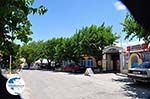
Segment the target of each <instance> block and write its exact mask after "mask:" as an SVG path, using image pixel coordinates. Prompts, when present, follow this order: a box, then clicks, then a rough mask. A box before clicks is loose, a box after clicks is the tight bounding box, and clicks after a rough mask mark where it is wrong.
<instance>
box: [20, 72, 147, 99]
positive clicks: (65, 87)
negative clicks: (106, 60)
mask: <svg viewBox="0 0 150 99" xmlns="http://www.w3.org/2000/svg"><path fill="white" fill-rule="evenodd" d="M21 75H22V77H23V78H24V80H25V82H26V90H25V92H24V96H25V99H150V85H148V84H147V85H142V84H140V85H139V84H134V83H132V82H130V81H129V80H128V79H127V78H126V77H122V76H118V75H116V74H112V73H110V74H96V75H93V76H91V77H88V76H84V75H82V74H78V75H74V74H68V73H61V72H50V71H38V70H24V71H23V72H22V73H21Z"/></svg>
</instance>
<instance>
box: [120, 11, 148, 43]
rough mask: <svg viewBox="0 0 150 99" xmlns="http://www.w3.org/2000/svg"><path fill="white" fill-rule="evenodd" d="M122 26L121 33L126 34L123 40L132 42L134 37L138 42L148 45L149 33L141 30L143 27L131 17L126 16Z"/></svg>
mask: <svg viewBox="0 0 150 99" xmlns="http://www.w3.org/2000/svg"><path fill="white" fill-rule="evenodd" d="M122 25H123V30H122V31H123V32H126V37H125V39H129V40H132V39H133V38H135V37H136V38H138V39H139V40H144V41H145V42H146V43H150V35H149V33H148V32H147V31H146V30H145V29H143V27H142V26H141V25H140V24H139V23H138V22H137V21H136V20H135V19H134V18H133V16H132V15H130V14H127V15H126V17H125V19H124V22H123V23H122Z"/></svg>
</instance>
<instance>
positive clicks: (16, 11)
mask: <svg viewBox="0 0 150 99" xmlns="http://www.w3.org/2000/svg"><path fill="white" fill-rule="evenodd" d="M33 3H34V0H1V3H0V51H2V53H3V54H4V55H3V56H4V60H3V61H8V60H9V55H13V58H15V57H16V55H17V53H16V51H17V50H16V48H15V46H14V40H19V41H21V42H24V43H27V42H28V41H30V40H31V37H30V35H31V34H32V31H31V26H32V25H31V23H30V21H29V20H28V15H29V14H36V13H37V14H40V15H43V14H44V13H45V12H46V11H47V9H46V8H45V7H44V6H40V7H38V8H33V7H32V5H33ZM13 60H15V59H13ZM7 63H8V62H7Z"/></svg>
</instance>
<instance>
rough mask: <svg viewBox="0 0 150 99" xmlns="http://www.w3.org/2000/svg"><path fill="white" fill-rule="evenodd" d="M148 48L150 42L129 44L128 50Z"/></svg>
mask: <svg viewBox="0 0 150 99" xmlns="http://www.w3.org/2000/svg"><path fill="white" fill-rule="evenodd" d="M147 48H148V44H141V45H134V46H127V51H136V50H145V49H147Z"/></svg>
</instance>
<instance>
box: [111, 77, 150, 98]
mask: <svg viewBox="0 0 150 99" xmlns="http://www.w3.org/2000/svg"><path fill="white" fill-rule="evenodd" d="M113 81H116V82H120V83H124V85H123V86H122V87H121V88H122V89H123V90H124V92H125V93H124V95H125V96H127V97H131V98H132V99H150V83H142V82H141V83H135V82H132V81H131V80H129V79H128V78H127V77H124V78H118V79H113Z"/></svg>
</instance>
